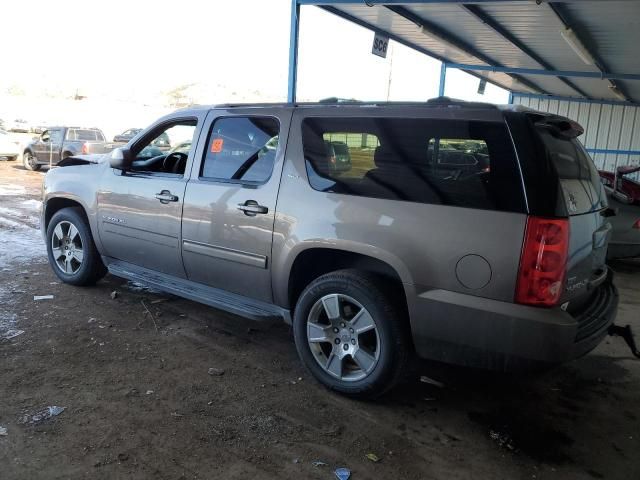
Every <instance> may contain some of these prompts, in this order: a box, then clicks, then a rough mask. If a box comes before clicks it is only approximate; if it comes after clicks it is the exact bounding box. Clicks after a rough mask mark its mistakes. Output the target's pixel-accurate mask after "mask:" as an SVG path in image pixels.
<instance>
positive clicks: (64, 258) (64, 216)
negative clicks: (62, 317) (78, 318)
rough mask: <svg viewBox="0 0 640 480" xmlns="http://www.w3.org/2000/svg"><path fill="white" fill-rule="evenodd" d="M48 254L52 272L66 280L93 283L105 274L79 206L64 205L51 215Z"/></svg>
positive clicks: (83, 283) (77, 282)
mask: <svg viewBox="0 0 640 480" xmlns="http://www.w3.org/2000/svg"><path fill="white" fill-rule="evenodd" d="M47 253H48V256H49V263H50V264H51V267H52V268H53V271H54V272H55V274H56V275H57V276H58V278H59V279H60V280H62V281H63V282H65V283H69V284H71V285H93V284H94V283H96V282H97V281H98V280H100V279H101V278H102V277H104V276H105V274H106V273H107V270H106V268H105V266H104V264H103V263H102V260H101V259H100V254H99V253H98V251H97V250H96V246H95V244H94V243H93V237H92V235H91V230H90V229H89V225H87V221H86V220H85V217H84V215H83V214H82V210H80V209H79V208H63V209H61V210H59V211H58V212H56V213H55V214H54V215H53V218H51V220H50V222H49V226H48V227H47Z"/></svg>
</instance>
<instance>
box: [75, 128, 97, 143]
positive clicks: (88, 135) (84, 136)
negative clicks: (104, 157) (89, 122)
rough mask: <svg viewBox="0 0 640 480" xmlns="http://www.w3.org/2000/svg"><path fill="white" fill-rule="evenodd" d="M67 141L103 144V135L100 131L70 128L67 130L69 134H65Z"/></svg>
mask: <svg viewBox="0 0 640 480" xmlns="http://www.w3.org/2000/svg"><path fill="white" fill-rule="evenodd" d="M67 140H82V141H87V142H90V141H94V142H95V141H97V142H104V135H103V134H102V132H101V131H100V130H89V129H80V128H72V129H70V130H69V133H67Z"/></svg>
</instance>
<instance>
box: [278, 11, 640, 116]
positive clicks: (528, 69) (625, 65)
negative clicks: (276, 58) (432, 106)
mask: <svg viewBox="0 0 640 480" xmlns="http://www.w3.org/2000/svg"><path fill="white" fill-rule="evenodd" d="M292 2H293V6H292V31H291V47H290V71H289V73H290V75H289V100H290V101H294V100H295V90H296V76H297V75H296V63H297V38H298V19H299V9H300V5H316V6H318V7H320V8H323V9H325V10H327V11H329V12H332V13H334V14H336V15H339V16H340V17H343V18H345V19H347V20H349V21H352V22H354V23H356V24H358V25H361V26H364V27H366V28H369V29H371V30H373V31H375V32H378V33H380V34H383V35H386V36H388V37H389V38H391V39H393V40H396V41H398V42H400V43H402V44H404V45H407V46H409V47H411V48H414V49H415V50H417V51H420V52H422V53H425V54H427V55H429V56H431V57H434V58H436V59H439V60H441V61H442V62H443V65H444V66H445V67H444V68H443V75H442V82H443V81H444V73H446V68H459V69H461V70H464V71H467V72H469V73H471V74H473V75H476V76H478V77H482V78H486V79H487V80H488V81H489V82H491V83H494V84H496V85H498V86H500V87H503V88H505V89H507V90H510V91H511V92H514V93H522V94H530V95H550V96H556V97H575V98H585V99H592V100H604V101H606V102H611V103H634V104H635V103H637V102H640V55H639V54H638V46H639V45H640V1H637V0H559V1H544V0H538V1H534V0H484V1H483V0H476V1H457V0H386V1H383V2H372V1H364V0H361V1H356V0H292ZM442 91H443V90H442V85H441V92H442Z"/></svg>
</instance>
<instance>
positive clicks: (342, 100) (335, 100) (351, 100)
mask: <svg viewBox="0 0 640 480" xmlns="http://www.w3.org/2000/svg"><path fill="white" fill-rule="evenodd" d="M318 103H362V101H361V100H356V99H355V98H338V97H329V98H323V99H322V100H320V101H318Z"/></svg>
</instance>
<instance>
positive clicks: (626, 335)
mask: <svg viewBox="0 0 640 480" xmlns="http://www.w3.org/2000/svg"><path fill="white" fill-rule="evenodd" d="M609 335H611V336H612V337H615V336H618V337H622V339H623V340H624V341H625V342H627V345H629V349H630V350H631V353H633V355H634V356H635V357H636V358H640V352H639V351H638V347H637V346H636V341H635V339H634V338H633V332H632V331H631V325H625V326H624V327H621V326H620V325H611V326H610V327H609Z"/></svg>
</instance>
